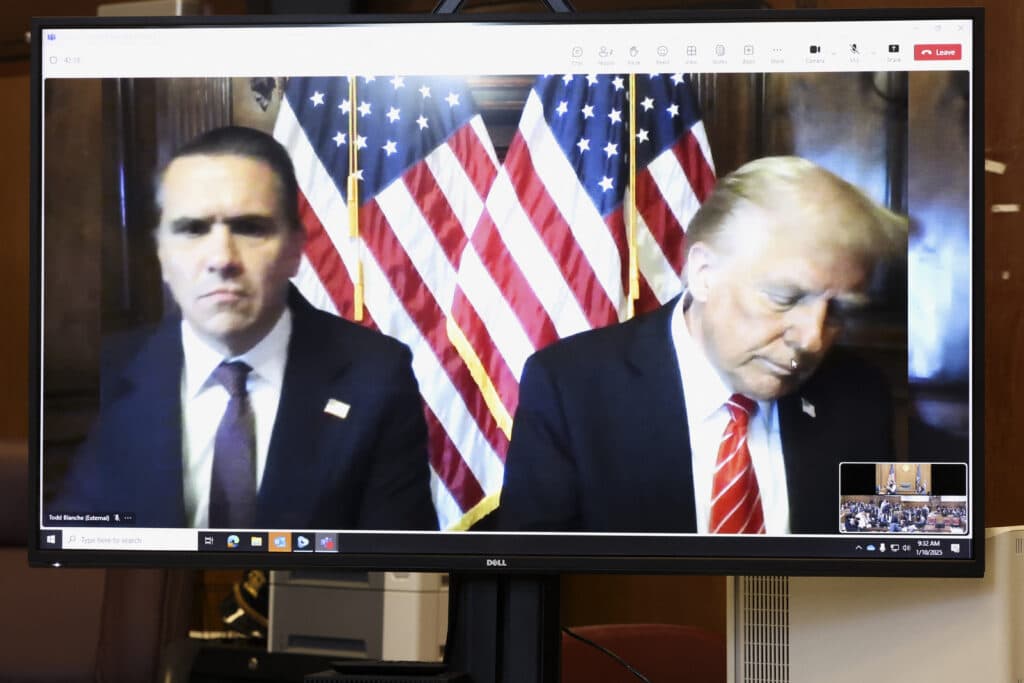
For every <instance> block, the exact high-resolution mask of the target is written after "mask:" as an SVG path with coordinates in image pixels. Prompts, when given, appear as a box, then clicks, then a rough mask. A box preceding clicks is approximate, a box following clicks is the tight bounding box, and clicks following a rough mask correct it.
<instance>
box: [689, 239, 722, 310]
mask: <svg viewBox="0 0 1024 683" xmlns="http://www.w3.org/2000/svg"><path fill="white" fill-rule="evenodd" d="M716 264H717V256H716V254H715V252H714V250H712V248H711V247H710V245H708V244H707V243H706V242H695V243H694V244H692V245H690V250H689V252H688V253H687V254H686V288H687V290H688V291H689V293H690V296H692V297H693V299H694V300H695V301H698V302H700V303H704V302H706V301H707V298H708V290H709V289H710V287H711V284H712V280H713V279H714V275H715V266H716Z"/></svg>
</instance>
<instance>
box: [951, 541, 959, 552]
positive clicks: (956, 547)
mask: <svg viewBox="0 0 1024 683" xmlns="http://www.w3.org/2000/svg"><path fill="white" fill-rule="evenodd" d="M949 550H950V552H954V553H958V552H960V544H959V543H950V544H949Z"/></svg>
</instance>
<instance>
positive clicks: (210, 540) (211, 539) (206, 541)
mask: <svg viewBox="0 0 1024 683" xmlns="http://www.w3.org/2000/svg"><path fill="white" fill-rule="evenodd" d="M215 542H216V539H215V538H214V537H213V536H209V535H207V536H203V545H213V544H214V543H215Z"/></svg>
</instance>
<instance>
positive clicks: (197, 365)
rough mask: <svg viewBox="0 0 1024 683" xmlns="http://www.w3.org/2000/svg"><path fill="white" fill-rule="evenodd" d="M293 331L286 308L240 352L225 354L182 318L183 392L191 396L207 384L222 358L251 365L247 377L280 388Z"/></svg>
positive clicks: (289, 314)
mask: <svg viewBox="0 0 1024 683" xmlns="http://www.w3.org/2000/svg"><path fill="white" fill-rule="evenodd" d="M291 334H292V313H291V310H290V309H288V308H285V310H284V313H282V314H281V317H280V318H278V319H277V322H276V323H275V324H274V327H273V328H272V329H271V330H270V332H269V333H268V334H267V335H266V336H265V337H263V339H261V340H260V341H259V342H258V343H257V344H256V346H254V347H252V348H251V349H249V350H248V351H246V352H245V353H243V354H242V355H240V356H235V357H232V358H224V356H222V355H221V354H220V352H219V351H217V350H216V349H214V348H212V347H211V346H210V345H209V344H207V343H206V342H205V341H203V340H202V338H201V337H200V336H199V334H198V333H197V332H196V330H195V328H194V327H192V325H191V324H190V323H189V322H188V321H187V320H185V319H184V318H182V320H181V346H182V351H183V352H184V354H185V396H186V397H187V398H190V399H191V398H194V397H195V396H196V395H198V394H199V393H200V392H201V391H203V390H204V389H205V388H206V387H207V386H209V382H210V375H211V374H213V371H214V370H215V369H216V367H217V366H218V365H220V364H221V362H223V361H225V360H232V361H234V360H240V361H242V362H244V363H246V364H247V365H248V366H249V367H251V368H252V372H251V373H250V377H252V378H253V379H254V380H257V381H264V382H268V383H270V384H271V385H272V386H274V387H278V388H280V386H281V385H282V384H283V383H284V368H285V363H286V361H287V359H288V341H289V339H291Z"/></svg>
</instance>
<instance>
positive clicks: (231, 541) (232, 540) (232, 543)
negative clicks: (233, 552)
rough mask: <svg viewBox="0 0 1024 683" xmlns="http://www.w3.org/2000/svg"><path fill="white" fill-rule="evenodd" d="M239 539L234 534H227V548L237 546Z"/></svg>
mask: <svg viewBox="0 0 1024 683" xmlns="http://www.w3.org/2000/svg"><path fill="white" fill-rule="evenodd" d="M240 541H241V539H239V538H238V536H237V535H236V534H228V541H227V543H228V547H229V548H237V547H238V544H239V542H240Z"/></svg>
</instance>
